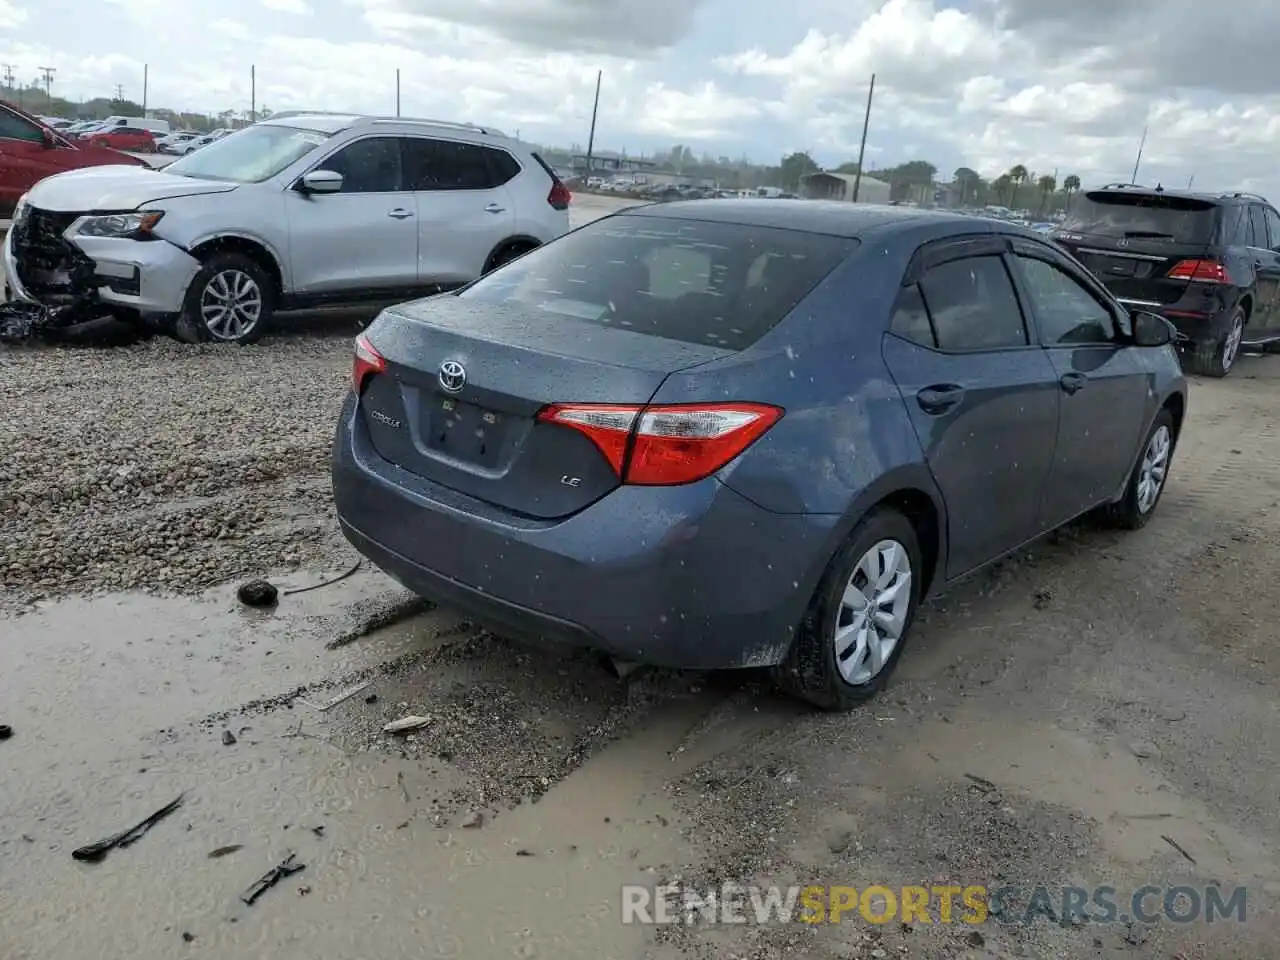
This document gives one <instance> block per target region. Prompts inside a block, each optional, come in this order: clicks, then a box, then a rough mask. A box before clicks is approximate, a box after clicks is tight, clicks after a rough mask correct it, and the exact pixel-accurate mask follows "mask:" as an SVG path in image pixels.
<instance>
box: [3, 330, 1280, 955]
mask: <svg viewBox="0 0 1280 960" xmlns="http://www.w3.org/2000/svg"><path fill="white" fill-rule="evenodd" d="M347 322H348V321H335V322H334V323H333V324H332V325H331V324H330V323H329V322H328V321H323V320H318V321H314V322H304V323H302V324H300V326H299V327H298V328H296V329H293V330H291V331H289V332H286V333H282V334H281V335H279V336H275V337H271V338H269V339H268V340H267V341H265V342H264V343H262V344H261V345H259V346H257V347H254V348H247V349H244V350H239V351H235V350H219V349H217V348H188V347H180V346H178V345H176V344H160V343H150V344H142V345H140V346H138V347H134V348H129V349H125V350H116V351H68V350H63V351H14V352H12V353H10V354H8V355H3V354H0V367H3V370H2V371H0V372H2V373H3V376H0V401H2V402H3V404H4V408H5V411H6V414H5V417H4V419H3V422H2V424H0V584H3V590H4V597H5V601H6V608H7V610H8V613H7V614H6V615H5V617H4V619H0V723H3V724H10V725H12V728H13V736H12V738H10V739H8V740H3V741H0V770H3V777H0V957H4V958H5V960H37V958H39V960H47V958H54V960H62V958H66V960H84V958H90V957H112V958H115V957H125V956H128V957H133V958H152V957H155V958H160V957H164V958H173V957H185V956H200V955H203V956H208V957H230V956H253V957H261V956H272V957H276V958H280V960H293V958H299V960H302V958H307V960H315V958H321V960H327V958H334V960H351V958H357V957H379V958H386V960H398V958H406V960H408V958H413V960H425V958H437V957H439V958H444V957H456V958H463V960H472V958H476V960H488V958H503V957H523V958H537V957H543V958H559V960H572V958H583V960H613V958H616V960H677V958H715V960H732V958H740V960H747V958H751V960H756V958H759V960H764V958H782V957H805V958H809V957H812V958H817V960H825V958H886V957H888V958H903V960H937V958H972V960H994V958H1013V957H1026V958H1061V960H1085V958H1090V960H1092V958H1121V957H1123V958H1134V960H1157V958H1158V960H1211V958H1212V960H1231V958H1241V960H1245V958H1247V960H1260V958H1268V957H1273V956H1277V955H1280V948H1278V947H1277V945H1278V944H1280V921H1278V920H1277V914H1276V912H1275V906H1274V905H1275V902H1276V899H1277V896H1280V860H1278V859H1277V850H1276V845H1277V842H1280V804H1277V799H1276V798H1277V796H1280V750H1278V749H1277V733H1276V731H1277V720H1278V719H1280V716H1278V712H1280V708H1278V706H1277V704H1278V703H1280V701H1277V699H1276V696H1275V688H1276V683H1277V680H1280V658H1278V657H1277V655H1276V653H1275V640H1276V631H1275V627H1274V624H1275V611H1276V609H1277V601H1278V600H1280V588H1278V587H1277V583H1276V581H1277V572H1278V571H1280V564H1278V563H1277V547H1278V546H1280V513H1278V512H1277V504H1278V503H1280V469H1278V468H1280V454H1277V412H1276V411H1277V409H1278V407H1280V361H1277V360H1276V359H1273V358H1254V357H1248V358H1245V359H1243V360H1242V361H1241V362H1240V365H1239V367H1238V368H1237V370H1236V371H1235V372H1233V374H1232V375H1231V377H1230V378H1228V379H1227V380H1225V381H1196V382H1195V383H1194V384H1193V387H1192V394H1191V413H1190V417H1189V421H1188V425H1187V428H1186V431H1185V434H1184V436H1183V438H1182V441H1181V443H1180V446H1179V448H1178V451H1177V456H1176V458H1175V466H1174V469H1173V473H1172V478H1171V481H1170V486H1169V488H1168V490H1167V492H1166V495H1165V497H1164V500H1163V502H1162V503H1161V505H1160V509H1159V514H1158V516H1157V517H1156V518H1155V519H1154V520H1153V522H1152V523H1151V524H1150V525H1149V526H1148V527H1147V528H1146V529H1144V530H1142V531H1139V532H1136V533H1131V534H1119V533H1115V532H1112V531H1108V530H1103V529H1099V528H1096V527H1094V526H1092V525H1090V524H1082V525H1079V526H1077V527H1074V528H1072V529H1069V530H1067V531H1064V532H1061V533H1059V534H1057V535H1055V536H1054V537H1053V538H1052V539H1051V541H1049V542H1047V543H1045V544H1043V545H1041V546H1039V547H1037V548H1036V549H1034V550H1033V551H1031V552H1029V553H1027V554H1024V555H1021V556H1019V557H1016V558H1014V559H1012V560H1010V561H1007V562H1005V563H1003V564H1001V565H999V566H998V567H997V568H995V569H993V570H991V571H990V572H988V573H984V574H983V575H981V576H980V577H977V578H975V579H973V580H972V581H970V582H968V583H966V584H964V585H962V586H960V587H957V588H956V589H954V590H953V591H952V592H951V593H950V594H949V595H948V596H946V597H944V598H942V599H940V600H938V601H936V602H934V603H932V604H931V605H930V606H929V607H928V608H927V609H926V610H925V611H924V612H923V615H922V617H921V619H920V621H919V622H918V624H917V627H916V631H915V634H914V638H913V640H912V646H911V649H909V650H908V651H907V653H906V655H905V657H904V659H903V662H902V665H901V667H900V669H899V672H898V674H897V675H896V677H895V679H894V681H893V682H892V684H891V685H890V687H889V689H888V690H887V691H886V693H885V695H884V696H883V697H881V698H880V699H879V700H877V701H876V702H874V703H872V704H871V705H869V706H867V707H866V708H865V709H862V710H861V711H859V712H856V713H854V714H851V715H844V716H833V715H820V714H814V713H812V712H810V711H809V710H807V709H806V708H805V707H803V706H801V705H799V704H796V703H794V702H792V701H790V700H787V699H784V698H782V697H780V696H778V695H776V694H775V693H773V692H772V691H771V689H770V688H769V687H768V686H767V684H765V683H764V682H763V680H762V678H760V677H758V676H753V675H690V674H676V673H668V672H643V673H639V674H637V675H635V676H634V677H632V678H630V679H629V681H628V682H622V681H618V680H616V679H615V678H613V677H611V676H610V675H608V674H607V673H606V672H605V671H604V670H603V669H602V667H601V666H600V664H599V663H598V662H597V661H596V660H595V659H594V658H593V657H591V656H588V655H585V654H579V653H570V652H566V651H558V650H541V649H533V648H525V647H521V646H518V645H515V644H512V643H510V642H508V641H506V640H503V639H502V638H500V637H496V636H493V635H490V634H487V633H484V632H483V631H481V630H479V629H478V628H476V627H475V626H474V625H472V624H470V623H467V622H466V621H465V620H462V619H461V618H460V617H459V616H457V615H456V614H453V613H451V612H450V611H448V610H445V609H418V610H415V608H414V606H413V604H412V600H411V598H409V597H407V596H406V595H405V594H404V593H403V591H401V590H400V589H399V588H397V587H396V586H395V585H394V584H393V583H392V582H391V581H390V580H388V579H387V578H385V577H384V576H383V575H382V574H380V573H378V572H377V571H374V570H371V569H368V568H367V567H361V568H360V569H359V570H357V571H356V572H355V573H354V574H353V575H352V576H349V577H347V578H346V579H343V580H342V581H340V582H338V583H335V584H332V585H329V586H325V587H322V588H320V589H314V590H308V591H305V592H299V593H293V594H288V595H286V596H284V597H282V599H281V602H280V605H279V607H278V608H277V609H276V610H275V611H274V612H273V613H262V612H258V611H251V610H247V609H246V608H243V607H241V606H240V605H239V604H238V603H237V601H236V599H235V595H234V590H235V586H236V584H237V583H239V582H241V581H242V580H244V579H246V578H248V577H250V576H253V575H257V574H265V575H269V576H270V577H271V578H272V580H273V582H275V583H277V584H278V585H280V586H281V587H282V588H284V589H286V590H287V589H298V588H304V587H308V586H312V585H314V584H318V583H321V582H323V581H325V580H327V579H330V578H332V577H334V576H336V575H338V574H341V573H343V572H346V571H347V570H348V569H350V567H351V566H352V564H353V563H354V562H355V560H356V559H357V558H356V557H355V555H354V553H353V552H352V551H351V550H350V549H349V548H347V547H346V546H345V544H344V543H343V542H342V541H341V539H340V538H339V537H337V536H336V535H335V534H334V532H333V518H332V511H331V507H330V505H329V501H328V494H327V476H326V472H325V470H326V464H325V459H326V456H327V449H328V443H329V432H330V426H331V423H332V416H333V413H334V412H335V410H336V405H337V402H338V401H339V400H340V398H341V395H342V392H343V390H344V389H345V378H346V376H347V374H348V370H349V334H350V330H349V329H347V328H346V326H344V324H346V323H347ZM308 424H309V425H308ZM178 436H181V438H182V440H183V442H181V443H178V442H177V439H176V438H177V437H178ZM157 438H159V439H157ZM165 458H167V459H165ZM157 463H162V464H163V466H164V469H163V470H159V469H152V467H153V466H154V465H155V464H157ZM15 544H16V545H17V546H16V547H15V546H14V545H15ZM393 618H395V619H396V622H394V623H393V624H392V625H390V626H386V627H383V628H381V629H377V628H376V627H377V624H378V623H380V622H384V621H386V620H389V619H393ZM360 684H367V686H364V687H362V688H361V689H360V690H359V692H357V693H356V694H355V695H354V696H352V697H350V698H349V699H347V700H345V701H343V702H342V703H340V704H338V705H336V706H332V707H330V708H328V709H324V708H325V706H326V702H327V701H328V700H330V699H331V698H333V697H336V696H338V695H340V694H342V693H344V692H346V691H349V690H351V689H352V688H354V687H356V686H358V685H360ZM407 714H416V715H421V716H424V717H427V718H429V720H428V722H427V724H426V726H425V727H423V728H422V729H420V730H418V731H416V732H413V733H411V734H409V735H407V736H395V735H389V734H385V733H383V732H382V727H383V725H384V724H385V723H387V722H388V721H391V720H395V719H397V718H400V717H402V716H405V715H407ZM179 795H182V796H183V797H184V801H183V804H182V806H181V807H179V808H178V810H177V811H176V812H174V813H173V814H171V815H170V816H168V817H167V818H165V819H164V820H162V821H161V822H159V823H158V824H157V825H156V826H155V827H154V828H153V829H151V830H150V831H149V832H148V833H146V834H145V835H144V836H143V837H141V838H140V839H138V840H137V842H136V843H134V844H132V845H129V846H127V847H124V848H121V849H116V850H113V851H112V852H111V853H110V854H109V855H108V856H107V857H106V859H105V860H103V861H102V862H100V863H82V862H78V861H77V860H75V859H73V858H72V856H71V852H72V850H73V849H75V848H77V847H79V846H81V845H83V844H87V843H90V842H92V841H96V840H99V839H102V838H104V837H106V836H108V835H110V834H113V833H115V832H117V831H120V830H122V829H124V828H126V827H128V826H131V825H132V824H133V823H135V822H137V821H138V820H140V819H142V818H143V817H144V816H146V815H147V814H149V813H151V812H152V811H154V810H156V809H158V808H160V807H162V806H164V805H165V804H167V803H169V802H170V801H171V800H173V799H175V798H176V797H178V796H179ZM290 853H293V854H295V855H296V858H297V860H296V862H298V863H302V864H305V869H304V870H302V871H301V872H299V873H296V874H294V875H292V876H289V877H287V878H285V879H284V880H282V881H281V882H280V883H279V884H278V885H277V886H276V887H274V888H272V889H270V890H268V891H267V892H266V893H264V894H263V895H262V897H261V899H260V900H258V901H257V902H256V903H255V904H253V905H252V906H249V905H246V904H245V903H244V902H243V901H242V900H241V895H242V894H243V893H244V892H245V891H246V889H247V888H248V887H249V886H250V884H252V883H253V881H255V880H256V879H257V878H258V877H260V876H261V875H262V874H264V873H265V872H266V871H268V870H269V869H270V868H271V867H272V866H273V865H275V864H277V863H279V862H280V861H281V860H283V859H284V858H285V857H286V856H288V855H289V854H290ZM215 854H216V855H215ZM726 881H740V882H744V883H757V884H773V883H776V884H784V885H790V884H798V885H809V884H820V885H821V884H827V885H848V886H853V887H856V888H858V889H859V890H861V889H863V888H865V887H867V886H868V885H873V884H878V885H884V886H888V887H890V888H901V887H903V886H908V885H925V886H939V885H951V884H954V885H957V886H966V885H972V884H983V885H987V886H989V887H992V888H995V887H1003V886H1006V885H1012V886H1015V887H1018V888H1019V889H1020V890H1021V891H1023V893H1022V894H1019V896H1015V897H1013V898H1011V899H1010V901H1009V902H1010V904H1011V907H1010V909H1009V910H1008V911H1006V912H1005V913H1004V914H1002V916H1001V918H999V919H995V918H993V919H991V920H989V921H988V922H986V923H984V924H982V925H979V926H973V925H965V924H962V923H951V924H944V923H939V922H937V921H938V919H939V914H938V911H937V909H936V908H935V909H934V910H933V912H932V919H933V920H934V922H932V923H925V922H923V920H922V919H920V918H916V919H915V921H913V922H912V923H910V924H904V923H902V922H900V918H895V919H894V920H893V922H890V923H885V924H878V925H877V924H871V923H868V922H866V921H865V920H863V919H860V918H858V917H856V916H854V917H850V918H846V922H844V923H841V924H818V925H808V924H803V923H790V924H778V923H773V924H766V925H758V924H742V925H734V924H728V925H726V924H711V923H706V922H699V923H695V924H691V925H684V924H679V925H672V926H663V927H654V926H645V925H637V924H631V925H624V924H622V923H621V902H622V894H621V889H622V887H623V885H624V884H632V883H637V884H643V885H646V886H649V887H652V886H654V885H657V884H661V883H679V884H686V885H690V886H691V887H696V888H702V887H704V886H705V885H711V884H721V883H724V882H726ZM1148 883H1149V884H1154V885H1156V886H1160V887H1169V886H1172V885H1183V886H1190V887H1199V888H1201V889H1203V887H1204V885H1206V884H1210V883H1218V884H1221V885H1222V886H1223V888H1224V890H1228V891H1229V890H1230V888H1233V887H1236V886H1244V887H1247V898H1248V899H1247V914H1246V920H1245V922H1244V923H1239V922H1235V921H1223V920H1219V921H1217V922H1216V923H1213V924H1208V923H1203V922H1199V923H1197V922H1193V923H1187V924H1174V923H1170V922H1161V923H1159V924H1156V925H1153V926H1149V927H1148V926H1145V925H1141V924H1135V923H1124V922H1119V921H1117V922H1115V923H1112V924H1095V923H1086V922H1080V921H1074V922H1072V921H1071V920H1070V918H1068V917H1064V916H1061V912H1060V911H1058V912H1059V916H1058V921H1059V922H1054V920H1053V919H1051V918H1046V917H1041V918H1040V919H1039V920H1037V922H1035V923H1032V924H1029V925H1024V924H1021V923H1016V922H1010V921H1011V918H1014V917H1016V916H1017V915H1018V914H1019V913H1020V911H1021V909H1022V906H1023V905H1024V903H1025V900H1026V899H1028V898H1029V891H1030V890H1031V889H1032V888H1033V887H1034V886H1035V885H1036V884H1045V885H1046V886H1047V887H1049V888H1051V889H1053V890H1054V891H1055V897H1056V896H1058V894H1057V893H1056V891H1057V890H1058V888H1060V887H1061V886H1063V885H1073V886H1081V887H1086V888H1091V887H1094V886H1096V885H1099V884H1105V885H1110V886H1112V887H1115V888H1117V890H1118V891H1119V892H1120V894H1119V897H1118V899H1120V900H1121V908H1122V910H1123V908H1124V906H1125V902H1124V901H1125V895H1126V893H1127V892H1128V891H1131V890H1134V889H1136V888H1139V887H1141V886H1143V885H1144V884H1148ZM1019 897H1022V899H1019ZM1160 899H1161V897H1160V896H1159V895H1156V896H1155V897H1154V898H1152V899H1151V900H1150V901H1149V903H1148V905H1149V906H1151V905H1154V906H1155V907H1157V908H1158V907H1159V903H1160ZM1180 909H1187V908H1186V907H1185V905H1184V906H1182V907H1181V908H1180ZM1002 921H1003V922H1002Z"/></svg>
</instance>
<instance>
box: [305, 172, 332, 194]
mask: <svg viewBox="0 0 1280 960" xmlns="http://www.w3.org/2000/svg"><path fill="white" fill-rule="evenodd" d="M298 189H299V190H300V191H302V192H303V193H337V192H338V191H339V190H341V189H342V174H340V173H338V172H337V171H335V170H312V171H311V172H310V173H304V174H303V175H302V179H301V180H299V181H298Z"/></svg>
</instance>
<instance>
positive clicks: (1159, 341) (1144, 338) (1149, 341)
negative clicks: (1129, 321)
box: [1132, 310, 1178, 347]
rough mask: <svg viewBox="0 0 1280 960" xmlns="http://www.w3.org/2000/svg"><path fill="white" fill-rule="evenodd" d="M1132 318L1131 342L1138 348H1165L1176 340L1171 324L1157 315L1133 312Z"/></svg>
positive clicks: (1139, 311) (1175, 332) (1140, 311)
mask: <svg viewBox="0 0 1280 960" xmlns="http://www.w3.org/2000/svg"><path fill="white" fill-rule="evenodd" d="M1132 316H1133V342H1134V345H1135V346H1139V347H1165V346H1168V345H1169V344H1171V343H1173V342H1174V340H1176V339H1177V335H1178V334H1177V330H1175V329H1174V326H1173V324H1172V323H1170V322H1169V321H1168V320H1166V319H1165V318H1164V317H1162V316H1160V314H1158V313H1149V312H1147V311H1145V310H1135V311H1134V312H1133V314H1132Z"/></svg>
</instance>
